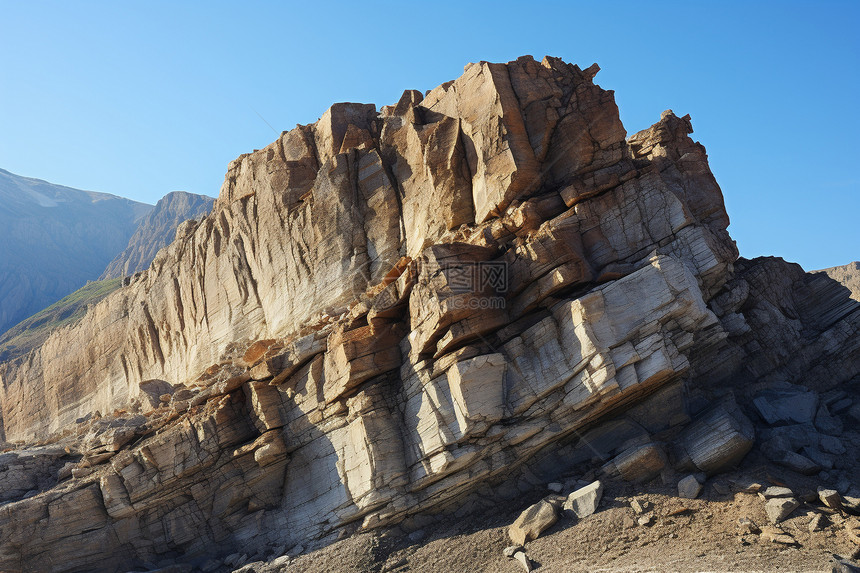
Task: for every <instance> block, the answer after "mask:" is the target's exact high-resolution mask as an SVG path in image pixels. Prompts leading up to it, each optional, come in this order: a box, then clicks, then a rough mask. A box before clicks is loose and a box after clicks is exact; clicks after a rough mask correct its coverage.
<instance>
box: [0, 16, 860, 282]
mask: <svg viewBox="0 0 860 573" xmlns="http://www.w3.org/2000/svg"><path fill="white" fill-rule="evenodd" d="M0 9H2V12H0V14H2V22H0V167H2V168H5V169H8V170H9V171H12V172H14V173H17V174H20V175H26V176H31V177H38V178H40V179H46V180H49V181H51V182H54V183H61V184H64V185H69V186H72V187H78V188H83V189H88V190H95V191H104V192H108V193H114V194H117V195H122V196H126V197H130V198H133V199H137V200H140V201H145V202H149V203H154V202H155V201H156V200H158V198H159V197H161V196H162V195H164V194H165V193H167V192H169V191H173V190H180V189H181V190H187V191H191V192H194V193H203V194H207V195H217V193H218V190H219V188H220V185H221V183H222V181H223V178H224V173H225V171H226V168H227V164H228V162H229V161H230V160H232V159H233V158H235V157H236V156H237V155H239V154H241V153H245V152H248V151H251V150H253V149H254V148H260V147H263V146H265V145H266V144H268V143H269V142H271V141H273V140H274V139H275V137H276V132H277V133H279V132H280V131H282V130H285V129H290V128H292V127H294V126H295V125H296V124H297V123H309V122H312V121H315V120H316V119H317V118H318V117H319V116H320V115H321V114H322V112H323V111H324V110H325V109H326V108H327V107H328V106H329V105H330V104H331V103H333V102H337V101H361V102H373V103H376V104H377V105H380V106H381V105H384V104H388V103H393V102H395V101H396V100H397V99H398V97H399V95H400V93H401V92H402V90H403V89H406V88H415V89H420V90H426V89H429V88H432V87H435V86H436V85H438V84H439V83H441V82H444V81H447V80H449V79H454V78H455V77H457V76H459V75H460V74H461V73H462V69H463V66H464V64H466V63H467V62H470V61H479V60H490V61H509V60H512V59H515V58H516V57H517V56H520V55H523V54H532V55H534V56H535V57H537V58H541V57H542V56H543V55H545V54H550V55H554V56H559V57H562V58H563V59H565V60H566V61H569V62H573V63H577V64H579V65H580V66H582V67H585V66H588V65H590V64H591V63H593V62H597V63H599V64H600V66H601V68H602V71H601V72H600V73H599V74H598V76H597V78H596V80H595V81H597V82H598V83H599V84H600V85H601V86H603V87H604V88H607V89H613V90H615V91H616V100H617V102H618V105H619V107H620V109H621V117H622V120H623V121H624V124H625V126H626V127H627V131H628V133H633V132H635V131H638V130H640V129H643V128H645V127H647V126H648V125H650V124H651V123H653V122H655V121H657V119H659V116H660V112H662V111H663V110H664V109H669V108H671V109H673V110H674V111H675V112H676V113H677V114H678V115H683V114H686V113H689V114H691V115H692V117H693V127H694V128H695V130H696V132H695V134H694V135H693V137H695V138H696V139H698V140H699V141H701V142H702V143H703V144H704V145H705V146H706V147H707V149H708V153H709V156H710V160H711V168H712V170H713V171H714V173H715V174H716V177H717V180H718V181H719V183H720V185H721V186H722V188H723V193H724V195H725V197H726V204H727V208H728V211H729V215H730V216H731V219H732V225H731V227H730V231H731V233H732V235H733V236H734V238H735V239H736V240H737V241H738V245H739V247H740V250H741V254H742V255H744V256H748V257H752V256H757V255H763V254H775V255H779V256H783V257H785V258H787V259H789V260H792V261H796V262H799V263H801V264H802V265H803V266H804V267H805V268H807V269H813V268H821V267H826V266H832V265H837V264H844V263H847V262H849V261H851V260H856V259H860V160H858V155H860V152H858V149H857V146H858V140H857V137H858V127H860V121H859V120H858V117H860V113H858V106H860V96H858V94H860V79H859V78H858V75H860V72H858V70H860V40H858V38H860V33H858V30H860V2H857V1H844V2H825V1H815V2H812V1H810V2H791V1H785V0H783V1H779V2H725V1H723V2H677V3H673V2H662V3H661V2H643V1H641V0H640V1H636V2H608V1H605V2H544V3H531V4H528V5H527V4H526V3H515V2H503V1H495V2H485V3H477V2H476V3H470V2H467V1H462V0H461V1H457V2H443V1H438V0H434V1H432V2H422V3H420V4H415V5H410V4H407V3H396V2H391V3H384V2H380V3H373V2H344V3H342V4H338V3H333V4H326V3H324V2H301V3H291V4H287V3H280V2H279V3H276V2H242V3H239V2H235V3H226V2H199V3H193V2H184V3H183V2H156V1H148V2H98V3H96V2H40V1H33V2H18V1H14V2H13V1H8V0H3V1H0ZM261 117H262V118H265V120H263V119H261ZM267 123H268V124H269V125H271V126H272V127H273V128H274V131H273V129H272V128H270V127H269V125H267Z"/></svg>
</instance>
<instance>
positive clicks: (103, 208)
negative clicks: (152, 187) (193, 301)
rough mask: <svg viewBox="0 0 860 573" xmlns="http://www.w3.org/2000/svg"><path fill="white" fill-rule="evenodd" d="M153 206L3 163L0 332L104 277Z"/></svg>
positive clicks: (0, 176)
mask: <svg viewBox="0 0 860 573" xmlns="http://www.w3.org/2000/svg"><path fill="white" fill-rule="evenodd" d="M151 209H152V206H151V205H145V204H143V203H137V202H135V201H131V200H129V199H123V198H122V197H116V196H114V195H108V194H106V193H93V192H91V191H80V190H78V189H72V188H70V187H63V186H61V185H54V184H52V183H48V182H46V181H41V180H39V179H31V178H29V177H21V176H19V175H14V174H12V173H9V172H8V171H4V170H3V169H0V245H3V250H2V254H0V333H3V332H5V331H6V330H8V329H9V328H10V327H11V326H13V325H15V324H17V323H18V322H20V321H22V320H24V319H25V318H27V317H28V316H30V315H32V314H34V313H35V312H37V311H39V310H42V309H43V308H45V307H46V306H48V305H50V304H52V303H54V302H56V301H58V300H59V299H61V298H63V297H64V296H66V295H67V294H69V293H71V292H72V291H74V290H75V289H78V288H80V287H82V286H83V285H84V283H86V282H87V281H88V280H93V279H95V278H96V277H98V276H99V273H101V272H102V270H104V267H105V265H107V264H108V262H110V260H111V259H113V258H114V256H116V254H117V253H118V252H120V251H121V250H122V249H123V248H125V246H126V244H127V243H128V239H129V237H130V236H131V234H132V233H133V232H134V229H135V226H136V225H137V223H138V221H139V220H140V219H141V218H142V217H143V216H144V215H146V214H147V213H148V212H149V211H150V210H151Z"/></svg>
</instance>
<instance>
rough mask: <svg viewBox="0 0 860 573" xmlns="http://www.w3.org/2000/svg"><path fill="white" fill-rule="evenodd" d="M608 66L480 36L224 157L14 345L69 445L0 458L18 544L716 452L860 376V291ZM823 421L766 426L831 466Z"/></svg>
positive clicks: (13, 377) (477, 489)
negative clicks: (774, 226) (622, 87)
mask: <svg viewBox="0 0 860 573" xmlns="http://www.w3.org/2000/svg"><path fill="white" fill-rule="evenodd" d="M597 71H598V68H597V66H596V65H595V66H592V67H590V68H588V69H586V70H582V69H580V68H579V67H577V66H575V65H570V64H566V63H564V62H562V61H560V60H558V59H555V58H549V57H547V58H544V60H543V61H542V62H536V61H534V60H533V59H532V58H530V57H524V58H520V59H519V60H517V61H515V62H510V63H508V64H491V63H486V62H481V63H478V64H470V65H468V66H467V67H466V69H465V72H464V74H463V76H461V77H460V78H458V79H457V80H454V81H452V82H447V83H445V84H443V85H441V86H439V87H437V88H436V89H434V90H431V91H430V92H428V93H427V94H426V95H422V94H421V93H420V92H417V91H407V92H405V93H404V94H403V96H402V97H401V99H400V101H399V102H398V103H397V104H396V105H393V106H387V107H383V108H382V109H381V110H379V111H378V110H377V109H376V108H375V106H373V105H363V104H336V105H334V106H332V107H331V108H330V109H329V110H328V111H326V112H325V114H323V116H322V118H321V119H320V120H319V121H318V122H316V123H315V124H312V125H308V126H299V127H297V128H296V129H294V130H292V131H290V132H285V133H283V134H282V135H281V136H280V137H279V138H278V140H277V141H275V142H274V143H272V144H271V145H269V146H268V147H266V148H264V149H262V150H259V151H256V152H254V153H252V154H249V155H244V156H241V157H240V158H238V159H237V160H236V161H234V162H233V163H231V165H230V167H229V170H228V172H227V176H226V179H225V182H224V185H223V187H222V189H221V193H220V195H219V198H218V200H217V202H216V204H215V208H214V210H213V212H212V213H211V214H210V215H209V216H207V217H206V218H204V219H203V220H202V221H200V222H191V223H186V224H184V225H183V226H181V227H180V229H179V231H178V232H177V237H176V240H175V241H174V242H173V243H171V245H170V246H169V247H168V248H166V249H164V250H162V251H160V252H159V254H158V256H157V257H156V259H155V260H154V261H153V263H152V265H151V267H150V268H149V270H147V271H146V272H144V273H142V274H140V275H138V276H136V277H134V278H131V279H129V280H127V281H126V283H127V284H125V286H124V287H123V288H121V289H119V290H118V291H116V292H115V293H113V294H111V295H109V296H108V297H107V298H105V299H104V300H103V301H101V302H100V303H98V304H97V305H95V306H94V307H92V308H90V309H89V310H88V312H87V314H86V316H85V317H84V318H83V319H82V320H81V321H80V322H78V323H77V324H76V325H74V326H71V327H68V328H66V329H63V330H59V331H56V332H55V333H53V334H52V335H51V336H50V337H49V338H48V339H47V340H46V341H45V343H44V344H43V345H42V346H41V347H40V348H38V349H36V350H34V351H33V352H31V353H30V354H29V355H28V356H26V357H22V358H20V359H16V360H14V361H10V362H8V363H6V364H4V365H2V367H0V376H2V390H0V401H2V417H3V424H4V426H5V432H6V439H7V440H8V441H16V442H24V441H27V442H31V443H32V442H33V441H34V440H46V438H48V437H49V435H51V437H50V440H48V441H50V442H51V443H54V442H56V441H57V440H59V444H61V445H63V447H58V446H42V447H41V449H38V450H32V449H31V450H28V451H25V452H20V453H14V454H9V456H14V457H9V458H8V459H6V460H4V461H3V462H2V463H3V464H6V466H7V467H8V468H10V469H11V468H12V467H13V466H14V467H15V468H17V469H16V473H14V474H10V475H12V476H14V477H15V479H17V481H14V480H13V478H11V477H10V478H8V479H9V480H10V481H9V484H10V485H8V486H7V490H9V491H11V492H13V493H11V494H9V495H7V497H6V499H7V500H9V501H10V503H7V504H6V505H4V506H2V507H0V531H2V539H3V540H4V541H3V542H2V546H0V567H2V568H3V569H4V570H6V569H8V570H34V571H35V570H48V569H50V570H56V571H78V570H91V569H99V570H126V569H128V568H132V567H143V566H146V567H154V566H156V565H161V566H164V565H166V564H170V563H176V562H184V563H189V564H191V565H193V566H194V567H197V568H202V569H204V570H219V568H220V570H226V568H227V567H228V566H229V565H230V563H235V562H236V560H234V559H231V560H228V562H227V563H226V564H224V563H225V562H223V561H221V560H219V559H221V558H223V557H225V556H227V555H228V554H232V553H234V552H236V551H237V550H239V551H241V552H244V553H246V554H247V556H251V555H258V556H265V555H268V554H269V553H270V552H271V553H272V554H278V555H279V554H280V553H278V551H281V553H282V552H283V550H284V549H286V548H288V547H293V546H298V545H304V546H305V547H316V546H320V545H324V544H326V543H330V542H332V541H333V540H335V539H336V538H338V537H340V536H344V535H348V534H350V533H352V532H355V531H357V530H366V529H373V528H379V527H385V526H391V525H394V524H400V525H401V526H402V527H404V528H407V529H408V528H409V527H414V526H416V524H419V523H422V520H426V519H428V517H427V516H428V515H430V514H438V513H443V514H445V513H447V512H453V511H455V510H458V509H462V508H469V507H473V505H471V504H473V503H474V500H475V499H476V498H475V496H479V499H482V500H484V501H490V503H492V500H493V499H494V496H497V495H507V494H508V493H510V492H513V494H514V495H515V496H516V495H520V492H524V491H528V489H529V488H531V487H534V485H535V484H537V483H546V482H545V481H544V480H547V479H552V478H553V477H554V476H555V477H557V476H562V475H566V474H567V475H570V474H572V473H578V475H582V474H583V473H585V472H586V471H587V470H588V471H591V472H592V474H591V475H594V472H599V473H601V474H602V475H605V476H607V478H610V479H621V480H630V481H639V482H641V481H647V480H649V479H652V478H653V477H654V476H656V475H659V474H660V473H661V472H664V471H665V470H666V469H667V468H674V469H676V470H677V471H686V472H701V473H702V475H703V476H707V475H713V474H716V473H719V472H721V471H724V470H725V469H727V468H730V467H732V466H733V465H734V464H736V463H738V462H739V461H740V460H741V459H743V457H744V456H745V455H746V454H747V453H748V452H749V451H750V450H751V448H753V447H754V444H755V443H756V436H757V432H756V429H755V427H756V425H760V422H761V420H765V422H773V423H774V424H777V425H778V420H779V416H778V415H777V416H776V417H775V418H774V419H773V420H770V419H769V418H767V416H766V415H765V414H761V413H759V414H756V413H755V411H754V410H753V409H752V406H751V405H752V404H753V403H754V401H755V400H758V401H757V402H755V404H756V405H758V404H760V403H761V404H764V406H762V407H761V408H762V409H763V410H764V411H768V410H767V407H766V406H767V405H768V404H770V402H768V400H770V399H771V398H769V396H770V395H769V394H767V392H768V391H770V392H782V394H780V396H782V395H786V396H794V395H795V394H798V393H804V392H805V394H804V395H807V394H808V395H809V396H813V395H815V396H817V392H826V391H831V390H833V389H834V388H835V387H837V386H839V385H840V384H843V383H847V382H849V381H851V380H852V379H856V377H857V376H858V374H860V337H858V336H857V333H858V331H860V304H857V303H856V302H854V301H852V300H850V299H849V298H848V295H847V292H846V291H845V289H844V288H842V287H840V286H839V285H837V284H836V283H834V282H833V281H831V280H829V279H828V278H827V277H822V276H817V275H806V274H804V273H803V271H802V270H801V269H800V268H799V267H797V266H796V265H794V266H793V265H789V264H787V263H785V262H783V261H781V260H777V259H762V260H755V261H747V260H743V259H741V260H738V259H737V255H738V253H737V250H736V248H735V245H734V242H733V241H732V240H731V238H730V237H729V235H728V233H727V231H726V228H727V226H728V223H729V220H728V216H727V215H726V212H725V208H724V205H723V199H722V194H721V191H720V189H719V187H718V185H717V183H716V181H715V180H714V177H713V176H712V174H711V172H710V170H709V167H708V163H707V156H706V154H705V150H704V148H703V147H702V146H701V145H699V144H698V143H696V142H694V141H693V140H691V139H690V138H689V134H690V133H691V132H692V127H691V123H690V119H689V117H686V116H685V117H677V116H676V115H675V114H673V113H672V112H670V111H669V112H665V113H664V114H663V116H662V117H661V118H660V120H659V121H658V122H657V123H655V124H654V125H653V126H651V127H650V128H648V129H646V130H644V131H641V132H639V133H636V134H634V135H632V136H630V137H627V134H626V132H625V130H624V128H623V126H622V125H621V122H620V120H619V117H618V109H617V107H616V105H615V103H614V100H613V95H612V93H611V92H608V91H605V90H603V89H601V88H600V87H599V86H597V85H596V84H594V83H593V81H592V80H593V78H594V75H595V74H596V73H597ZM798 383H802V384H804V385H805V386H804V387H802V388H801V387H798V386H794V385H793V384H798ZM774 388H777V390H774ZM762 392H765V394H764V395H763V396H764V397H762V395H761V393H762ZM816 400H817V398H816ZM816 404H817V402H816ZM849 405H850V399H849ZM761 411H762V410H761V409H760V412H761ZM813 417H814V416H813ZM822 419H823V418H822ZM816 421H817V419H816ZM807 422H808V420H807ZM761 423H764V422H761ZM798 423H799V422H798ZM768 431H770V430H768ZM824 432H825V431H824V430H822V435H824ZM831 434H832V431H831ZM810 435H811V434H810ZM768 436H769V434H768ZM822 439H823V438H822ZM849 445H850V444H849ZM804 446H805V445H804ZM801 447H802V446H801V445H798V444H795V443H793V442H792V443H789V442H786V441H785V440H783V442H777V443H776V444H775V445H773V444H772V448H771V449H770V450H768V451H769V452H770V453H771V454H772V455H773V457H774V458H779V460H780V463H784V464H794V465H793V466H792V467H793V469H792V471H796V470H797V471H800V470H804V471H809V470H810V469H811V468H814V471H818V470H820V469H821V465H820V461H816V460H813V459H810V456H812V457H814V455H813V454H811V453H809V452H806V455H804V453H801ZM804 451H805V450H804ZM852 451H853V450H852ZM844 452H845V450H843V453H844ZM827 455H831V454H827ZM802 460H806V462H809V464H810V465H807V466H805V467H804V466H803V463H804V462H803V461H802ZM816 464H818V465H816ZM786 467H788V466H786ZM8 471H10V470H7V474H8ZM2 475H3V474H2V473H0V476H2ZM22 475H24V476H28V477H27V478H26V480H29V481H26V480H25V479H24V478H21V476H22ZM54 476H59V480H60V481H59V483H58V484H57V485H56V486H53V487H51V484H52V483H55V481H52V479H53V480H56V478H55V477H54ZM0 479H2V478H0ZM702 479H704V477H703V478H702ZM22 481H24V482H26V483H24V485H17V486H14V487H13V485H12V484H13V483H15V484H17V483H18V482H22ZM22 497H23V498H24V499H21V498H22ZM96 548H97V549H96ZM214 557H217V558H219V559H216V560H214V561H213V558H214ZM237 557H238V555H237Z"/></svg>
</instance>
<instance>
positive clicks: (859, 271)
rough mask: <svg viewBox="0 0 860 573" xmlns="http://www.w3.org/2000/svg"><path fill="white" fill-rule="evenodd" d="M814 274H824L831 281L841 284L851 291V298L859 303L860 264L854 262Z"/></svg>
mask: <svg viewBox="0 0 860 573" xmlns="http://www.w3.org/2000/svg"><path fill="white" fill-rule="evenodd" d="M815 272H820V273H825V274H826V275H827V276H829V277H830V278H832V279H833V280H835V281H837V282H839V283H841V284H842V285H844V286H845V287H846V288H847V289H848V290H850V291H851V298H853V299H854V300H858V301H860V262H857V261H854V262H853V263H848V264H847V265H842V266H839V267H831V268H829V269H824V270H822V271H815Z"/></svg>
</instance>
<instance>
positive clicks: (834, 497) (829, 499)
mask: <svg viewBox="0 0 860 573" xmlns="http://www.w3.org/2000/svg"><path fill="white" fill-rule="evenodd" d="M818 498H819V499H820V500H821V503H823V504H824V505H826V506H827V507H829V508H832V509H841V508H842V497H841V496H840V495H839V492H838V491H836V490H835V489H826V488H818Z"/></svg>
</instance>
